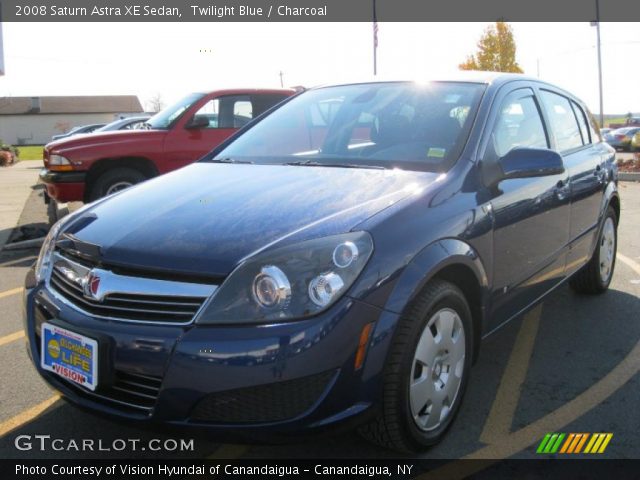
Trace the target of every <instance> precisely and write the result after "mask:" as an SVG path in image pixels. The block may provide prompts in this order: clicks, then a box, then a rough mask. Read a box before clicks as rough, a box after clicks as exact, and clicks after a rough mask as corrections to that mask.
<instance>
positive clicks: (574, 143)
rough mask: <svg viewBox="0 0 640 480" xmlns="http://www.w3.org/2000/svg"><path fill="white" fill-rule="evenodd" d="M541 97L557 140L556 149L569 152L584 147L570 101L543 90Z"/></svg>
mask: <svg viewBox="0 0 640 480" xmlns="http://www.w3.org/2000/svg"><path fill="white" fill-rule="evenodd" d="M541 96H542V102H543V103H544V106H545V110H546V111H547V116H548V117H549V122H550V123H551V131H552V132H553V136H554V137H555V139H556V148H557V149H558V150H559V151H560V152H567V151H569V150H573V149H575V148H579V147H582V145H583V143H582V135H581V133H580V126H579V125H578V120H577V118H576V115H575V113H574V111H573V108H572V106H571V102H570V101H569V99H568V98H566V97H563V96H562V95H558V94H556V93H552V92H549V91H547V90H543V91H542V92H541Z"/></svg>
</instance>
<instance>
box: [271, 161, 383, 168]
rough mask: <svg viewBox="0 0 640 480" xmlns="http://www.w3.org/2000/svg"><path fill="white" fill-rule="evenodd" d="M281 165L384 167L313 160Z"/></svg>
mask: <svg viewBox="0 0 640 480" xmlns="http://www.w3.org/2000/svg"><path fill="white" fill-rule="evenodd" d="M283 165H289V166H294V167H333V168H373V169H375V170H384V169H385V167H382V166H380V165H360V164H357V163H325V162H317V161H315V160H300V161H298V162H287V163H284V164H283Z"/></svg>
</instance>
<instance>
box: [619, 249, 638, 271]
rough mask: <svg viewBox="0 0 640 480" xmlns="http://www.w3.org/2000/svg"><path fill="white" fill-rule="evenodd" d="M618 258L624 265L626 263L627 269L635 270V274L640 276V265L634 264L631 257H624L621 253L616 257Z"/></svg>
mask: <svg viewBox="0 0 640 480" xmlns="http://www.w3.org/2000/svg"><path fill="white" fill-rule="evenodd" d="M616 258H617V259H618V260H620V261H621V262H622V263H624V264H625V265H626V266H627V267H629V268H630V269H631V270H633V271H634V272H636V273H637V274H638V275H640V265H638V264H637V263H636V262H634V261H633V260H631V259H630V258H629V257H625V256H624V255H622V254H621V253H618V254H617V255H616Z"/></svg>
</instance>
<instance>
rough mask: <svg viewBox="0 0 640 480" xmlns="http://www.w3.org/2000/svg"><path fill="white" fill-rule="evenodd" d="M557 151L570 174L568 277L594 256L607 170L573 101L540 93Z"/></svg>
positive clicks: (559, 95)
mask: <svg viewBox="0 0 640 480" xmlns="http://www.w3.org/2000/svg"><path fill="white" fill-rule="evenodd" d="M539 93H540V98H541V99H542V105H543V108H544V112H545V114H546V116H547V118H548V120H549V125H550V127H551V128H550V131H551V136H552V139H553V142H554V145H555V147H554V148H555V149H556V150H557V151H558V152H560V153H561V154H562V158H563V161H564V166H565V169H566V170H567V171H568V173H569V185H570V196H571V208H570V211H571V220H570V228H569V239H570V249H569V252H568V254H567V273H572V272H574V271H575V270H577V269H578V268H580V267H581V266H582V265H583V264H584V263H586V262H587V261H588V259H589V257H590V255H591V247H592V244H593V241H594V239H595V235H596V232H597V226H598V218H599V213H600V208H601V205H602V196H603V193H604V185H605V175H606V170H605V169H604V168H603V158H602V154H601V148H600V145H598V143H597V142H598V140H599V139H597V138H593V139H592V132H591V131H590V129H589V124H588V119H587V116H586V112H585V111H584V110H583V108H582V107H581V106H580V105H579V104H578V103H577V102H575V101H574V100H572V99H570V98H568V97H566V96H564V95H562V94H561V93H559V92H556V91H552V90H550V89H546V88H545V89H542V88H541V89H540V91H539Z"/></svg>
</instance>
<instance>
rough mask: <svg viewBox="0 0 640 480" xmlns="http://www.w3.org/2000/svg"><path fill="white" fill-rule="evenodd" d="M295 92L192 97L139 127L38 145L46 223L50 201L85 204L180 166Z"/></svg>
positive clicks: (52, 213)
mask: <svg viewBox="0 0 640 480" xmlns="http://www.w3.org/2000/svg"><path fill="white" fill-rule="evenodd" d="M294 93H296V90H289V89H279V90H265V89H233V90H217V91H213V92H209V93H192V94H190V95H187V96H186V97H184V98H183V99H181V100H180V101H179V102H177V103H175V104H174V105H172V106H170V107H168V108H166V109H164V110H162V111H161V112H159V113H158V114H157V115H155V116H153V117H151V118H150V119H149V120H147V122H146V124H145V128H144V129H140V130H125V131H115V132H105V133H93V134H88V135H78V136H74V137H71V138H65V139H62V140H58V141H55V142H51V143H49V144H47V145H46V146H45V147H44V154H43V155H44V166H45V168H44V169H43V170H42V172H41V173H40V178H41V180H42V181H43V182H44V183H45V185H46V188H47V195H45V202H47V203H48V204H49V214H50V215H49V216H50V219H55V217H56V216H57V214H56V212H57V206H56V203H55V202H73V201H82V202H89V201H93V200H96V199H98V198H100V197H103V196H105V195H109V194H111V193H114V192H116V191H118V190H121V189H123V188H127V187H129V186H131V185H134V184H136V183H139V182H142V181H144V180H146V179H148V178H151V177H154V176H156V175H161V174H163V173H166V172H169V171H171V170H175V169H177V168H180V167H182V166H184V165H187V164H188V163H191V162H193V161H195V160H197V159H198V158H200V157H201V156H202V155H204V154H205V153H207V152H208V151H210V150H212V149H213V148H214V147H216V146H217V145H218V144H220V143H221V142H222V141H223V140H225V139H226V138H227V137H229V136H230V135H231V134H232V133H234V132H235V131H236V130H237V129H238V128H240V127H243V126H244V125H245V124H247V123H248V122H249V121H250V120H251V119H252V118H253V117H256V116H258V115H260V114H261V113H263V112H265V111H266V110H268V109H269V108H271V107H272V106H274V105H276V104H277V103H279V102H280V101H282V100H284V99H285V98H287V97H289V96H291V95H293V94H294Z"/></svg>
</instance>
